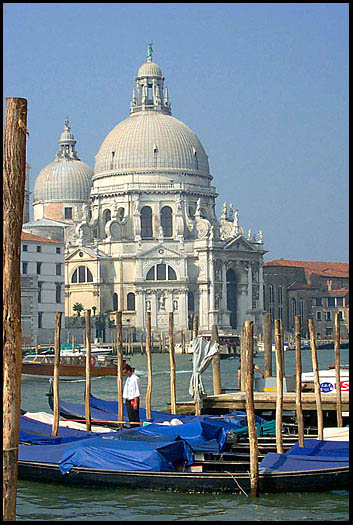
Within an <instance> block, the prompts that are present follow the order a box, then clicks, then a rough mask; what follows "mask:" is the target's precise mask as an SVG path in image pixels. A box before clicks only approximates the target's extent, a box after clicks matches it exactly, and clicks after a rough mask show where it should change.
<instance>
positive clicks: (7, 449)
mask: <svg viewBox="0 0 353 525" xmlns="http://www.w3.org/2000/svg"><path fill="white" fill-rule="evenodd" d="M26 128H27V100H26V99H24V98H7V99H6V109H5V121H4V150H3V520H4V521H15V520H16V494H17V478H18V474H17V472H18V471H17V459H18V436H19V426H20V408H21V366H22V335H21V282H20V279H21V272H20V259H21V232H22V218H23V203H24V192H25V174H26Z"/></svg>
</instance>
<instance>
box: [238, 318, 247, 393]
mask: <svg viewBox="0 0 353 525" xmlns="http://www.w3.org/2000/svg"><path fill="white" fill-rule="evenodd" d="M246 345H247V339H246V337H245V321H244V323H243V327H242V329H241V341H240V374H239V373H238V382H239V388H240V391H241V392H244V391H245V379H246V370H247V367H246ZM239 376H240V381H239Z"/></svg>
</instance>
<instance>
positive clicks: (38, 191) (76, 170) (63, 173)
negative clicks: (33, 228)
mask: <svg viewBox="0 0 353 525" xmlns="http://www.w3.org/2000/svg"><path fill="white" fill-rule="evenodd" d="M92 176H93V171H92V170H91V168H90V167H89V166H87V164H85V163H84V162H81V161H80V160H74V159H72V160H70V159H64V160H54V161H53V162H51V163H50V164H48V165H47V166H45V168H43V169H42V170H41V172H40V173H39V175H38V177H37V179H36V182H35V184H34V188H33V203H36V202H38V201H44V202H58V201H82V202H87V201H88V200H89V195H90V190H91V185H92Z"/></svg>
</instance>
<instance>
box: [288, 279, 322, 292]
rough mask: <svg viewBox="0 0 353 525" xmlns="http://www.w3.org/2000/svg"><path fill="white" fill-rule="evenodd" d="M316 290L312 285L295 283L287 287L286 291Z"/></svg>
mask: <svg viewBox="0 0 353 525" xmlns="http://www.w3.org/2000/svg"><path fill="white" fill-rule="evenodd" d="M304 289H305V290H317V289H318V288H317V286H313V285H312V284H308V283H305V282H299V281H295V282H294V283H292V284H291V285H290V286H288V290H304Z"/></svg>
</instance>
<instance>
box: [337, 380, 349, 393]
mask: <svg viewBox="0 0 353 525" xmlns="http://www.w3.org/2000/svg"><path fill="white" fill-rule="evenodd" d="M340 385H341V391H342V392H349V379H346V380H345V381H340ZM335 388H336V385H335Z"/></svg>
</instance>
